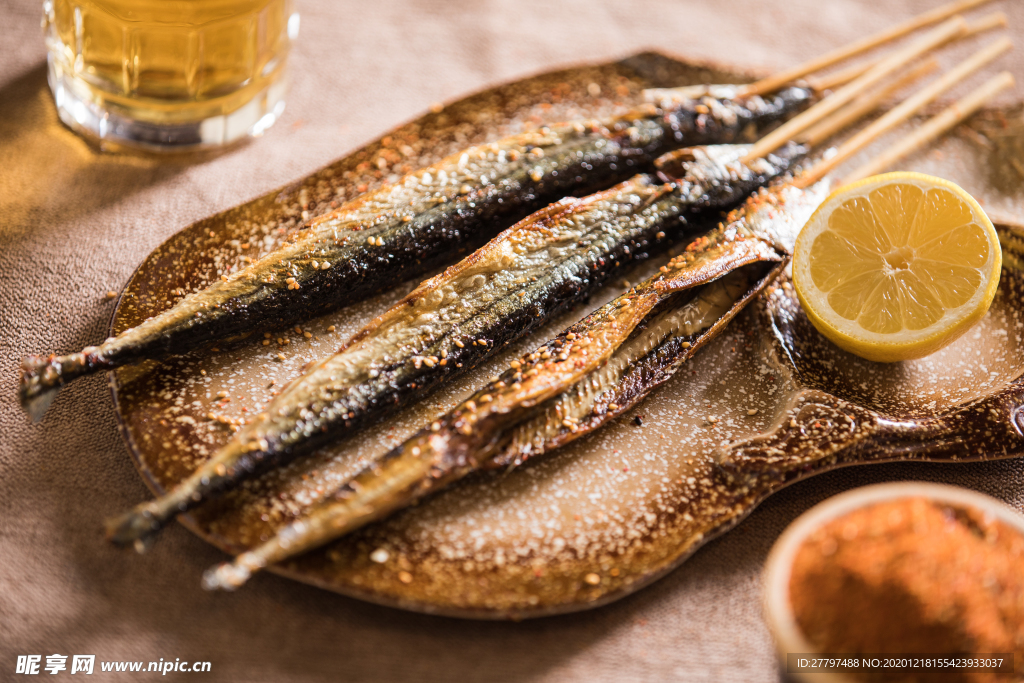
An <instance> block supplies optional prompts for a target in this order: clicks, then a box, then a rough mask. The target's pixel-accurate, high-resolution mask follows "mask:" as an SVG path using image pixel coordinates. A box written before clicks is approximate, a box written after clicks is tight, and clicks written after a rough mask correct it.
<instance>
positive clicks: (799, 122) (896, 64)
mask: <svg viewBox="0 0 1024 683" xmlns="http://www.w3.org/2000/svg"><path fill="white" fill-rule="evenodd" d="M966 25H967V22H965V21H964V20H963V17H954V18H953V19H950V20H949V21H947V22H946V23H944V24H942V25H941V26H939V27H938V28H936V29H934V30H933V31H931V32H929V33H928V34H927V35H926V36H924V37H923V38H921V39H920V40H918V41H916V42H915V43H914V44H912V45H909V46H907V47H905V48H903V49H902V50H899V51H898V52H895V53H893V54H892V55H890V56H889V57H887V58H886V59H884V60H882V62H881V63H879V64H877V65H875V66H874V67H872V68H871V69H870V70H869V71H868V72H867V73H866V74H864V75H863V76H861V77H860V78H858V79H856V80H855V81H853V82H852V83H850V84H849V85H846V86H844V87H842V88H840V89H839V90H837V91H835V92H834V93H832V94H831V95H829V96H828V97H826V98H825V99H823V100H822V101H821V102H818V103H817V104H816V105H814V106H813V107H811V108H810V109H808V110H807V111H805V112H804V113H803V114H800V115H799V116H797V117H795V118H793V119H790V120H789V122H787V123H785V124H783V125H782V126H780V127H779V128H776V129H775V130H774V131H772V132H771V133H769V134H768V135H766V136H764V137H763V138H761V140H760V141H759V142H758V143H757V144H756V145H754V146H753V147H752V148H751V150H750V152H748V153H747V155H746V156H745V157H744V158H743V160H742V161H743V162H744V163H746V162H749V161H752V160H754V159H759V158H761V157H763V156H764V155H766V154H768V153H770V152H772V151H773V150H775V149H777V148H778V147H779V145H782V144H785V143H786V142H788V141H790V140H792V139H794V138H795V137H796V136H797V135H799V134H800V133H802V132H803V131H805V130H807V129H808V128H810V127H811V126H812V125H814V124H815V123H817V122H818V121H820V120H821V119H823V118H825V117H826V116H828V115H829V114H832V113H833V112H835V111H836V110H838V109H839V108H840V107H842V106H843V105H845V104H847V103H848V102H850V101H851V100H853V99H854V98H855V97H857V96H858V95H860V94H861V93H863V92H864V91H865V90H867V89H869V88H870V87H871V86H873V85H875V83H877V82H879V81H880V80H882V79H883V78H885V77H886V76H888V75H889V74H890V73H892V72H893V71H895V70H896V69H898V68H900V67H901V66H904V65H906V64H907V63H909V62H911V61H913V60H914V59H916V58H918V57H920V56H921V55H923V54H924V53H926V52H928V51H929V50H932V49H934V48H936V47H938V46H939V45H941V44H942V43H944V42H946V41H947V40H948V39H949V38H950V37H952V36H955V35H957V34H959V33H960V32H961V31H963V30H964V27H965V26H966Z"/></svg>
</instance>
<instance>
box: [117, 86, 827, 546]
mask: <svg viewBox="0 0 1024 683" xmlns="http://www.w3.org/2000/svg"><path fill="white" fill-rule="evenodd" d="M816 111H824V108H823V107H822V106H821V105H820V104H819V105H815V106H814V107H812V108H811V109H810V110H808V111H807V112H805V114H803V115H802V116H803V118H804V120H805V121H807V125H812V124H813V123H815V122H817V121H819V120H821V118H822V116H823V114H816ZM773 151H774V150H769V151H768V153H771V152H773ZM804 152H805V149H804V148H801V147H799V146H792V147H788V148H787V149H786V150H785V151H784V152H779V153H778V154H772V155H771V156H770V157H769V158H762V159H755V160H750V158H749V157H750V153H749V149H748V148H747V147H744V146H738V145H736V146H709V147H703V148H689V150H688V151H687V152H686V154H687V155H690V156H692V159H690V160H688V161H682V166H683V168H684V172H683V173H682V177H681V178H680V179H679V180H678V181H673V182H666V183H660V182H657V180H656V179H655V178H654V177H652V176H650V175H646V174H641V175H638V176H635V177H634V178H632V179H630V180H627V181H625V182H623V183H620V184H619V185H617V186H615V187H613V188H611V189H609V190H606V191H605V192H601V193H598V194H595V195H591V196H589V197H586V198H584V199H565V200H562V201H561V202H558V203H555V204H552V205H551V206H549V207H547V208H546V209H543V210H541V211H538V212H537V213H535V214H533V215H532V216H530V217H528V218H526V219H524V220H522V221H520V223H518V224H516V225H515V226H513V227H512V228H510V229H509V230H507V231H506V232H504V233H502V234H501V235H499V236H498V237H497V238H495V239H494V240H492V241H491V242H489V243H488V244H487V245H485V246H484V247H483V248H481V249H480V250H478V251H477V252H475V253H473V254H471V255H470V256H469V257H467V258H466V259H464V260H463V261H461V262H460V263H459V264H457V265H455V266H452V267H450V268H449V269H448V270H447V271H445V272H444V273H442V274H441V275H439V276H437V277H435V278H433V279H431V280H428V281H426V282H424V283H423V284H421V285H420V287H419V288H417V289H416V290H415V291H413V292H412V293H411V294H409V296H407V297H406V298H405V299H403V300H402V301H400V302H399V303H398V304H396V305H395V306H394V307H393V308H392V309H391V310H389V311H388V312H386V313H385V314H383V315H382V316H380V317H379V318H377V319H376V320H374V321H372V322H371V323H370V324H369V325H367V326H366V327H364V328H363V329H362V330H361V331H359V332H357V333H356V334H355V335H353V337H352V338H351V339H350V340H349V341H348V342H347V343H346V344H345V346H343V347H342V349H341V350H340V351H339V352H338V353H336V354H335V355H334V356H332V357H330V358H328V359H325V360H323V361H321V362H320V363H318V364H316V365H315V366H313V367H312V368H311V369H310V370H308V371H307V372H306V373H305V374H304V375H303V376H302V377H300V378H299V379H297V380H296V381H294V382H293V383H292V384H290V385H289V386H287V387H286V388H285V389H284V391H282V392H281V394H279V395H278V396H277V397H276V398H275V399H274V400H273V401H272V402H271V404H270V405H269V406H268V407H267V409H266V410H265V411H263V412H262V413H260V414H259V415H258V416H257V417H256V418H255V420H254V421H253V422H252V423H250V424H248V425H246V426H245V428H244V429H242V430H240V431H239V432H238V433H236V434H235V436H233V437H232V439H231V440H230V441H229V442H228V443H227V444H226V445H225V446H224V447H223V448H221V449H220V450H219V451H218V452H217V453H215V454H214V455H213V457H212V458H211V459H210V460H208V461H207V462H205V463H204V464H203V465H201V466H200V467H199V468H198V469H197V470H196V471H195V472H193V473H192V474H191V475H190V476H189V477H188V478H187V479H186V480H185V481H183V482H181V483H180V484H179V485H178V486H177V487H175V489H174V490H172V491H170V492H168V493H167V494H165V495H163V496H161V497H160V498H158V499H156V500H154V501H150V502H147V503H143V504H141V505H139V506H137V507H136V509H134V510H132V511H129V512H128V513H126V514H124V515H122V516H121V517H118V518H115V519H112V520H109V521H108V523H107V537H108V538H109V539H110V540H111V541H113V542H114V543H117V544H119V545H129V544H132V545H135V546H136V547H137V548H139V549H144V547H145V543H144V542H145V540H147V539H148V538H151V537H152V536H153V534H155V533H156V532H157V531H159V529H160V528H161V527H162V526H163V525H164V524H165V523H166V522H167V521H168V520H170V519H172V518H173V517H174V516H176V515H177V514H179V513H181V512H184V511H186V510H188V509H190V508H192V507H194V506H196V505H198V504H199V503H201V502H202V501H204V500H205V499H207V498H210V497H212V496H215V495H218V494H219V493H221V492H222V491H224V490H227V489H228V488H232V487H234V486H236V485H237V484H238V483H239V482H240V481H242V480H243V479H244V478H246V477H248V476H251V475H252V474H253V473H254V472H256V471H257V470H259V469H262V468H264V467H267V466H268V465H269V464H270V463H272V462H275V461H280V460H281V459H283V458H292V457H295V456H296V455H298V454H300V453H302V452H307V451H309V450H312V449H314V448H316V447H317V446H319V445H320V444H322V443H324V442H326V441H327V440H330V439H333V438H337V437H338V436H339V435H341V434H344V433H350V432H351V431H352V430H354V429H358V428H359V427H361V426H363V425H365V424H367V423H368V422H370V421H373V420H377V419H380V418H382V417H383V416H385V415H387V414H388V413H389V412H391V411H394V410H396V409H397V408H399V407H401V406H402V405H405V404H407V403H409V402H411V401H413V400H415V399H417V398H419V397H420V396H423V395H425V394H426V393H427V392H428V391H431V390H432V389H434V388H435V387H436V386H438V385H439V384H440V383H441V382H442V381H445V380H447V379H450V378H451V377H453V376H455V375H457V374H459V373H461V372H465V371H468V370H469V369H470V368H472V367H474V366H475V365H476V364H478V363H480V362H481V361H483V360H484V359H485V358H487V357H489V356H490V355H491V354H493V353H494V352H495V350H496V349H497V348H498V347H500V346H503V345H505V344H508V343H511V342H512V341H514V340H515V339H518V338H519V337H521V336H522V335H524V334H526V333H528V332H529V331H530V330H531V329H533V328H534V327H536V326H537V325H539V324H541V323H543V322H545V321H546V320H548V319H550V317H551V316H553V315H556V314H557V313H559V312H561V311H563V310H565V309H566V308H568V307H569V306H571V305H573V304H574V303H576V302H578V301H580V300H582V299H583V298H585V297H587V296H589V294H590V293H591V292H593V291H594V290H595V289H596V288H597V287H598V286H599V285H600V284H601V283H602V282H603V281H604V280H605V279H606V278H608V277H610V276H611V275H612V274H613V273H614V272H616V271H617V270H618V269H619V268H621V267H622V266H623V264H624V263H627V262H629V261H637V260H640V259H644V258H647V257H648V256H649V254H650V252H651V251H653V250H654V249H656V248H658V247H659V246H664V245H665V244H666V242H665V239H666V237H667V236H668V235H669V234H678V231H679V229H680V228H681V227H683V226H685V225H686V223H687V220H688V219H690V218H692V217H693V216H694V215H695V214H697V213H698V212H700V211H704V210H707V209H721V208H726V207H728V206H731V205H735V204H736V203H739V202H740V201H742V199H743V198H744V197H746V196H747V195H748V194H749V193H750V192H752V191H753V190H754V189H756V188H757V187H761V186H763V185H765V184H766V183H767V182H769V181H770V180H771V179H772V178H774V177H777V176H779V175H781V174H782V173H784V172H785V171H786V170H787V169H788V168H789V166H790V165H791V164H792V163H793V162H794V161H796V160H797V159H799V158H800V157H801V156H802V155H803V153H804ZM737 155H743V156H744V157H745V158H747V159H748V161H747V162H745V163H742V164H737V163H735V162H736V159H737ZM683 156H685V155H683ZM681 158H682V157H681V156H680V155H678V154H673V153H670V154H668V155H665V156H664V157H662V158H661V159H659V164H661V165H662V167H663V168H668V167H669V166H671V165H673V164H675V163H678V162H680V160H681ZM662 175H663V179H666V180H667V179H668V176H667V175H665V174H664V173H662Z"/></svg>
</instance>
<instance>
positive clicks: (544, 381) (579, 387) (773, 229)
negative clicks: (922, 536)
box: [203, 60, 1012, 590]
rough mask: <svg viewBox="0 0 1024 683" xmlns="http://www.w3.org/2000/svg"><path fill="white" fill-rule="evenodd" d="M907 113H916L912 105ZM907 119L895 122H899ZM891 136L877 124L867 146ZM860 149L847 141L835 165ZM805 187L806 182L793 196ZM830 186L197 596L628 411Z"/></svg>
mask: <svg viewBox="0 0 1024 683" xmlns="http://www.w3.org/2000/svg"><path fill="white" fill-rule="evenodd" d="M974 63H975V64H977V60H975V62H974ZM978 66H980V64H979V65H978ZM1011 83H1012V79H1008V75H1007V74H1001V75H999V76H997V77H996V78H994V79H992V80H991V81H990V82H989V83H986V84H985V85H984V86H983V87H982V88H980V89H979V90H977V91H976V92H975V93H972V95H970V96H968V97H967V98H965V99H964V100H962V101H961V102H960V103H958V104H957V105H954V106H953V107H952V108H951V110H950V111H951V113H949V114H946V113H944V114H942V115H940V116H938V117H936V118H935V119H933V121H934V122H935V123H934V124H929V125H926V126H925V127H924V130H926V131H927V134H926V135H925V134H922V135H915V136H913V145H905V146H901V149H902V150H903V151H904V152H906V151H909V150H911V149H913V148H914V146H919V145H921V144H923V143H924V142H926V141H927V139H934V137H935V136H937V135H939V134H941V133H942V132H944V131H946V130H948V129H949V128H950V127H952V126H953V125H955V123H956V122H957V121H960V120H963V118H965V117H966V116H967V115H969V114H970V113H971V112H973V111H975V110H977V108H979V107H980V106H981V104H982V102H983V101H984V100H985V99H987V98H989V97H991V96H992V95H993V94H994V93H995V92H997V91H998V90H999V89H1001V88H1004V87H1007V86H1008V85H1009V84H1011ZM947 87H948V82H947ZM916 101H917V102H918V105H917V106H918V108H920V107H922V106H924V100H922V99H921V98H917V100H916ZM912 113H913V112H912V111H908V110H904V111H903V118H902V119H901V120H905V119H906V118H907V117H908V116H909V115H911V114H912ZM898 123H900V121H898V120H895V119H893V118H890V119H889V120H888V122H887V125H886V127H884V128H882V127H877V126H876V127H874V128H873V134H874V136H875V137H877V136H878V135H880V134H882V133H883V132H884V131H885V130H887V129H891V128H892V127H894V126H895V125H897V124H898ZM868 141H869V140H868V139H866V138H864V137H863V136H862V137H860V139H858V140H853V141H851V142H850V143H847V145H844V149H841V150H840V154H847V155H848V153H850V151H851V148H852V147H853V146H857V147H861V148H862V147H863V146H864V145H865V144H867V142H868ZM892 159H893V157H891V156H890V157H889V160H890V161H891V160H892ZM862 173H863V171H860V170H858V171H856V172H855V173H854V175H861V174H862ZM804 177H806V178H812V179H815V180H814V182H813V183H807V182H801V180H802V178H804ZM834 182H835V181H834V180H831V179H824V180H822V179H821V174H819V173H817V172H816V169H811V170H809V171H808V172H807V173H806V174H803V175H802V176H798V177H797V179H796V180H795V181H787V182H784V183H781V184H779V185H778V186H776V187H773V188H771V189H768V190H762V191H761V192H760V193H758V194H757V195H755V196H754V197H751V198H750V199H749V200H748V201H747V202H746V204H745V205H744V206H743V207H742V208H740V209H737V210H736V211H734V212H733V213H732V214H731V215H730V216H729V218H728V219H727V221H726V222H725V223H723V224H722V225H721V226H720V227H719V228H718V229H716V230H715V231H713V232H712V233H711V234H710V235H708V236H707V237H704V238H700V239H699V240H698V241H696V242H695V243H693V244H691V245H690V247H688V248H687V253H684V254H683V255H681V256H679V257H677V258H675V259H673V260H672V261H671V262H669V264H668V265H667V266H665V267H663V268H662V269H661V270H660V272H659V273H658V274H657V275H655V276H654V277H652V278H650V279H649V280H647V281H646V282H644V283H642V284H641V285H638V286H637V287H635V288H633V289H632V290H630V291H629V292H627V293H626V294H624V295H622V296H620V297H619V298H618V299H616V300H614V301H612V302H610V303H609V304H607V305H605V306H604V307H602V308H601V309H599V310H598V311H596V312H595V313H593V314H591V315H590V316H588V317H586V318H584V319H583V320H582V321H580V322H579V323H576V324H575V325H573V326H571V327H570V328H568V329H567V330H565V331H564V332H563V333H562V334H560V335H559V336H558V337H556V338H555V339H553V340H551V341H549V342H547V343H546V344H544V345H543V346H541V347H540V348H539V349H537V350H536V351H534V352H533V353H531V354H528V355H526V356H524V357H522V358H520V359H518V360H516V361H513V362H512V364H511V367H510V368H509V369H508V370H507V371H506V372H505V373H503V374H502V375H501V376H500V377H499V378H497V379H496V380H495V381H493V382H491V383H489V384H488V385H487V386H485V387H483V388H482V389H480V390H479V391H477V392H476V393H475V394H474V395H473V396H471V397H470V398H469V399H467V400H466V401H464V402H463V403H461V404H460V405H459V406H457V407H456V408H455V409H453V410H452V411H450V412H449V413H448V414H446V415H445V416H444V417H442V418H440V419H439V420H437V421H436V422H435V423H434V424H432V425H431V426H430V427H428V428H425V429H423V430H421V431H420V432H418V433H417V434H415V435H414V436H413V437H411V438H410V439H409V440H407V441H406V442H405V443H404V444H402V445H400V446H398V447H397V448H395V449H393V450H392V451H390V452H389V453H388V454H387V455H385V456H384V457H383V458H382V459H380V460H379V461H377V462H375V463H373V464H372V466H370V467H367V468H366V469H364V470H363V471H361V472H359V473H358V474H356V475H355V476H354V477H353V478H352V479H351V480H350V481H349V483H348V484H346V485H344V486H343V487H341V488H340V489H339V490H338V491H336V492H335V493H334V494H332V495H329V496H328V497H327V498H326V499H325V501H324V502H323V503H321V504H320V505H318V506H317V507H316V508H314V509H313V511H312V512H311V513H310V514H308V515H306V516H305V517H303V518H302V519H299V520H296V521H294V522H292V523H291V524H289V525H287V526H286V527H284V528H283V529H282V530H280V531H279V532H278V534H277V535H276V536H275V537H273V538H271V539H270V540H269V541H267V542H265V543H263V544H262V545H260V546H258V547H257V548H255V549H253V550H251V551H248V552H245V553H242V554H241V555H239V556H238V557H237V558H236V559H235V561H234V562H231V563H224V564H222V565H220V566H218V567H215V568H213V569H211V570H210V571H208V572H207V573H206V575H205V576H204V579H203V584H204V586H205V587H206V588H209V589H214V588H221V589H229V590H230V589H233V588H236V587H238V586H239V585H241V584H242V583H244V582H245V581H246V580H247V579H248V578H249V576H250V575H251V574H252V573H253V572H255V571H259V570H260V569H262V568H264V567H266V566H267V565H269V564H274V563H277V562H280V561H282V560H284V559H286V558H288V557H291V556H294V555H297V554H299V553H302V552H304V551H307V550H310V549H312V548H315V547H318V546H320V545H323V544H324V543H327V542H329V541H331V540H333V539H335V538H338V537H339V536H342V535H344V534H346V533H348V532H350V531H352V530H354V529H357V528H359V527H361V526H363V525H365V524H367V523H369V522H371V521H374V520H377V519H380V518H382V517H385V516H387V515H388V514H390V513H392V512H394V511H396V510H398V509H400V508H403V507H406V506H408V505H410V504H411V503H413V502H414V501H416V500H418V499H419V498H421V497H423V496H424V495H427V494H429V493H432V492H435V491H438V490H440V489H442V488H444V487H445V486H447V485H449V484H450V483H452V482H454V481H457V480H458V479H461V478H462V477H464V476H465V475H467V474H469V473H470V472H473V471H477V470H485V469H495V468H504V467H510V466H518V465H520V464H522V463H523V462H525V461H526V460H528V459H529V458H532V457H536V456H537V455H540V454H542V453H544V452H547V451H549V450H552V449H554V448H557V447H559V446H561V445H563V444H565V443H567V442H569V441H571V440H574V439H576V438H579V437H580V436H582V435H583V434H586V433H589V432H591V431H593V430H595V429H597V428H599V427H600V426H602V425H603V424H606V423H607V422H608V421H610V420H612V419H614V418H615V417H617V416H618V415H621V414H622V413H623V412H625V411H627V410H629V409H630V408H632V407H633V406H634V405H636V403H638V402H639V401H640V400H642V399H643V398H644V397H645V396H646V395H647V394H648V393H649V392H650V391H651V390H653V389H654V388H655V387H657V386H659V385H660V384H662V383H664V382H665V381H667V380H668V379H669V378H670V377H672V375H673V374H674V373H675V372H676V370H677V369H678V368H679V367H680V366H681V365H682V364H683V363H684V362H685V361H686V360H687V359H689V358H691V357H692V356H693V355H694V354H695V353H696V352H697V351H698V350H699V349H700V348H701V347H702V346H703V345H704V344H706V343H707V342H708V341H710V339H712V338H713V337H714V336H715V335H716V334H717V332H718V331H719V330H721V329H722V327H724V325H726V324H727V323H728V322H729V320H731V319H732V318H733V317H734V316H735V315H736V314H737V313H738V312H739V311H740V310H741V309H742V308H743V307H744V306H745V305H746V304H747V303H748V302H749V301H750V300H752V299H753V298H754V296H755V295H756V294H757V293H758V292H760V291H761V290H762V289H763V288H764V287H765V286H766V285H767V284H768V283H769V282H771V281H772V280H773V279H774V278H775V277H776V276H777V275H778V274H779V273H781V271H782V270H783V269H784V267H785V264H786V262H787V261H788V257H789V255H790V254H791V253H792V248H793V244H794V243H795V240H796V235H797V233H798V232H799V229H800V228H801V227H802V226H803V224H804V223H805V222H806V220H807V219H808V218H809V217H810V215H811V214H812V213H813V212H814V210H815V209H817V207H818V206H819V205H820V204H821V202H823V201H824V200H825V198H826V197H827V196H828V194H829V192H830V190H831V187H832V186H833V184H834Z"/></svg>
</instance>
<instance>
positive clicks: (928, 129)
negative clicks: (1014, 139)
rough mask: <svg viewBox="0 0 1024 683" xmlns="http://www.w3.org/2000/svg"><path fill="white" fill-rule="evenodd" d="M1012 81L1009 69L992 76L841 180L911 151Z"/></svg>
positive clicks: (869, 173) (880, 166) (856, 176)
mask: <svg viewBox="0 0 1024 683" xmlns="http://www.w3.org/2000/svg"><path fill="white" fill-rule="evenodd" d="M1013 85H1014V79H1013V75H1012V74H1010V72H1009V71H1003V72H1002V73H1000V74H999V75H997V76H993V77H992V78H990V79H989V80H988V81H986V82H985V83H984V84H983V85H982V86H980V87H978V88H977V89H976V90H973V91H972V92H971V93H970V94H969V95H966V96H965V97H963V98H961V99H959V100H957V101H956V102H955V103H953V104H952V105H950V106H949V107H947V108H946V109H944V110H943V111H942V112H940V113H939V114H936V115H935V116H933V117H932V118H930V119H929V120H928V121H927V122H926V123H925V124H924V125H922V126H921V127H920V128H918V129H917V130H915V131H914V132H913V133H911V134H910V135H908V136H907V137H905V138H903V139H902V140H900V141H899V142H898V143H896V145H894V146H893V147H890V148H889V149H887V150H886V151H885V152H883V153H882V154H880V155H878V156H877V157H875V158H874V159H872V160H871V161H869V162H868V163H866V164H864V165H863V166H861V167H860V168H858V169H857V170H855V171H853V173H850V174H849V175H847V176H846V178H844V181H845V182H853V181H854V180H860V179H861V178H866V177H868V176H872V175H875V174H876V173H879V172H880V171H882V170H884V169H885V168H887V167H888V166H889V165H891V164H892V163H893V162H894V161H896V160H897V159H899V158H900V157H903V156H905V155H907V154H910V153H911V152H914V151H915V150H917V149H918V148H919V147H921V146H922V145H924V144H926V143H927V142H930V141H931V140H933V139H935V138H937V137H939V136H940V135H942V134H943V133H946V132H947V131H949V130H950V129H951V128H953V127H954V126H956V125H957V124H958V123H961V122H962V121H964V120H965V119H967V118H968V117H970V116H971V115H973V114H974V113H975V112H977V111H978V110H979V109H981V108H982V107H983V106H984V105H985V103H986V102H988V101H989V100H990V99H991V98H992V97H993V96H995V95H996V94H997V93H999V92H1000V91H1001V90H1004V89H1006V88H1012V87H1013Z"/></svg>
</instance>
